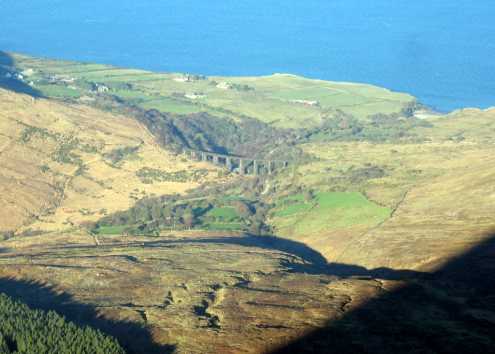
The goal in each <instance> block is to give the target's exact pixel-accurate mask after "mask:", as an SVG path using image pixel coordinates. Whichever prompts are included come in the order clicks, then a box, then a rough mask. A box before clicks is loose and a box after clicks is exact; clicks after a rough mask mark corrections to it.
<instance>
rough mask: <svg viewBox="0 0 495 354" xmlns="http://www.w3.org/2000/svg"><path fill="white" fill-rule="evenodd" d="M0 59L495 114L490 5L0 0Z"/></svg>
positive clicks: (446, 1)
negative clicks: (377, 96)
mask: <svg viewBox="0 0 495 354" xmlns="http://www.w3.org/2000/svg"><path fill="white" fill-rule="evenodd" d="M0 50H4V51H16V52H22V53H26V54H31V55H36V56H45V57H52V58H63V59H72V60H78V61H89V62H99V63H108V64H114V65H118V66H125V67H136V68H143V69H149V70H156V71H174V72H189V73H199V74H206V75H215V74H216V75H265V74H271V73H275V72H287V73H293V74H299V75H304V76H308V77H312V78H320V79H326V80H337V81H354V82H366V83H372V84H376V85H380V86H384V87H387V88H390V89H393V90H397V91H404V92H409V93H411V94H413V95H415V96H416V97H418V99H419V100H420V101H421V102H422V103H424V104H427V105H429V106H431V107H433V108H435V109H437V110H441V111H450V110H453V109H456V108H461V107H466V106H470V107H481V108H486V107H489V106H495V0H474V1H473V0H456V1H452V0H415V1H411V0H305V1H296V0H293V1H292V0H287V1H275V0H208V1H204V0H203V1H201V0H169V1H158V0H119V1H114V0H98V1H96V0H85V1H66V0H29V1H25V0H22V1H20V0H0Z"/></svg>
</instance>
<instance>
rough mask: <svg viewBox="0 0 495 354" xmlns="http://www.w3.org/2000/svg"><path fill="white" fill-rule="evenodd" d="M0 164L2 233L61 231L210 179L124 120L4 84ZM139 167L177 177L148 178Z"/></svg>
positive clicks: (0, 97)
mask: <svg viewBox="0 0 495 354" xmlns="http://www.w3.org/2000/svg"><path fill="white" fill-rule="evenodd" d="M0 164H1V166H2V169H1V170H0V188H1V191H2V193H1V194H0V202H1V203H2V205H4V209H3V211H2V218H0V230H3V231H8V230H19V231H22V230H23V229H22V227H23V226H24V230H25V229H26V228H27V227H29V228H33V229H41V230H61V229H64V228H67V227H70V226H71V225H77V224H80V223H81V222H84V221H89V220H96V219H98V218H99V217H101V216H102V215H105V214H107V213H110V212H114V211H117V210H122V209H126V208H128V207H129V206H131V205H132V204H133V203H134V202H135V200H136V199H139V198H142V197H144V196H147V195H151V194H158V195H161V194H174V193H182V192H184V191H186V190H187V189H190V188H193V187H196V186H198V185H199V184H200V183H201V182H204V181H206V180H211V179H212V178H216V177H217V173H216V172H214V173H213V174H211V173H210V172H209V171H214V170H215V168H214V167H212V166H210V165H201V164H194V163H191V162H189V161H187V160H183V159H182V158H181V157H179V156H175V155H172V154H171V153H169V152H167V151H166V150H164V149H162V148H160V147H159V146H158V145H157V144H156V143H155V141H154V138H153V137H152V136H151V135H150V134H149V133H148V132H147V130H146V129H145V128H144V127H143V126H141V125H140V124H139V123H138V122H136V121H135V120H133V119H132V118H128V117H125V116H122V115H113V114H110V113H105V112H102V111H99V110H96V109H93V108H90V107H88V106H83V105H68V104H64V103H60V102H56V101H51V100H46V99H33V98H31V97H29V96H25V95H21V94H16V93H13V92H9V91H6V90H0ZM190 170H201V171H204V173H203V174H200V175H199V177H198V176H196V175H195V176H193V175H191V174H189V171H190ZM139 171H154V172H155V173H157V174H162V175H164V176H168V175H167V174H170V173H172V172H182V173H183V178H182V179H181V180H177V179H176V178H175V179H173V178H168V179H167V178H161V179H160V180H153V181H150V180H146V179H144V178H143V177H140V176H142V175H143V174H142V173H139ZM210 174H211V176H210Z"/></svg>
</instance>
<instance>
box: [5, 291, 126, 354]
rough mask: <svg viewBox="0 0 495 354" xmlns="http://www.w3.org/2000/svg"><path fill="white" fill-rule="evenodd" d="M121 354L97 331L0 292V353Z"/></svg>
mask: <svg viewBox="0 0 495 354" xmlns="http://www.w3.org/2000/svg"><path fill="white" fill-rule="evenodd" d="M10 353H18V354H33V353H36V354H44V353H57V354H124V353H125V351H124V349H123V348H122V347H121V346H120V345H119V343H118V342H117V341H116V340H115V339H113V338H112V337H109V336H107V335H105V334H103V333H101V332H100V331H98V330H95V329H92V328H90V327H78V326H76V325H75V324H74V323H72V322H68V321H66V320H65V319H64V318H63V317H62V316H60V315H58V314H57V313H55V312H53V311H50V312H44V311H41V310H33V309H30V308H29V307H28V306H27V305H25V304H23V303H21V302H18V301H15V300H13V299H11V298H10V297H8V296H7V295H5V294H1V293H0V354H10Z"/></svg>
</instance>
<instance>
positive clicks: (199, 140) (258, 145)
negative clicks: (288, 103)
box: [135, 110, 300, 160]
mask: <svg viewBox="0 0 495 354" xmlns="http://www.w3.org/2000/svg"><path fill="white" fill-rule="evenodd" d="M135 113H137V116H138V117H139V118H140V120H141V121H142V122H143V123H144V124H145V125H146V126H147V127H148V129H149V130H150V131H151V132H152V133H153V134H154V135H155V136H157V137H158V138H159V140H160V141H161V142H162V143H163V145H164V146H166V147H167V148H172V149H175V150H177V151H181V150H182V148H184V147H187V148H191V149H195V150H202V151H210V152H216V153H220V154H228V155H237V156H248V157H255V158H263V157H266V156H265V155H266V154H267V153H268V152H270V153H271V154H272V153H273V151H276V152H277V156H276V158H277V159H283V160H291V159H292V158H293V157H294V156H297V155H298V154H300V150H299V149H298V148H297V147H295V146H294V144H291V142H293V141H294V140H295V139H296V136H297V134H296V132H295V131H293V130H288V129H277V128H274V127H272V126H270V125H268V124H266V123H264V122H261V121H259V120H257V119H253V118H250V117H247V116H243V117H241V118H240V119H237V120H234V119H230V118H226V117H222V118H220V117H216V116H214V115H211V114H209V113H204V112H203V113H195V114H189V115H184V116H180V117H177V116H174V115H171V114H166V113H162V112H159V111H157V110H149V111H146V112H141V113H139V112H135ZM225 113H227V114H228V113H229V112H225ZM232 115H233V114H232ZM270 158H273V156H272V155H270Z"/></svg>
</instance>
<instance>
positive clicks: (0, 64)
mask: <svg viewBox="0 0 495 354" xmlns="http://www.w3.org/2000/svg"><path fill="white" fill-rule="evenodd" d="M19 75H21V76H19ZM0 88H3V89H6V90H10V91H14V92H17V93H23V94H26V95H30V96H32V97H43V95H42V94H41V92H40V91H38V90H36V89H35V88H33V87H31V86H29V85H28V84H26V83H25V82H24V81H23V80H22V74H21V73H19V72H18V69H17V68H16V66H15V61H14V59H12V56H10V55H9V54H8V53H5V52H2V51H0Z"/></svg>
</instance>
